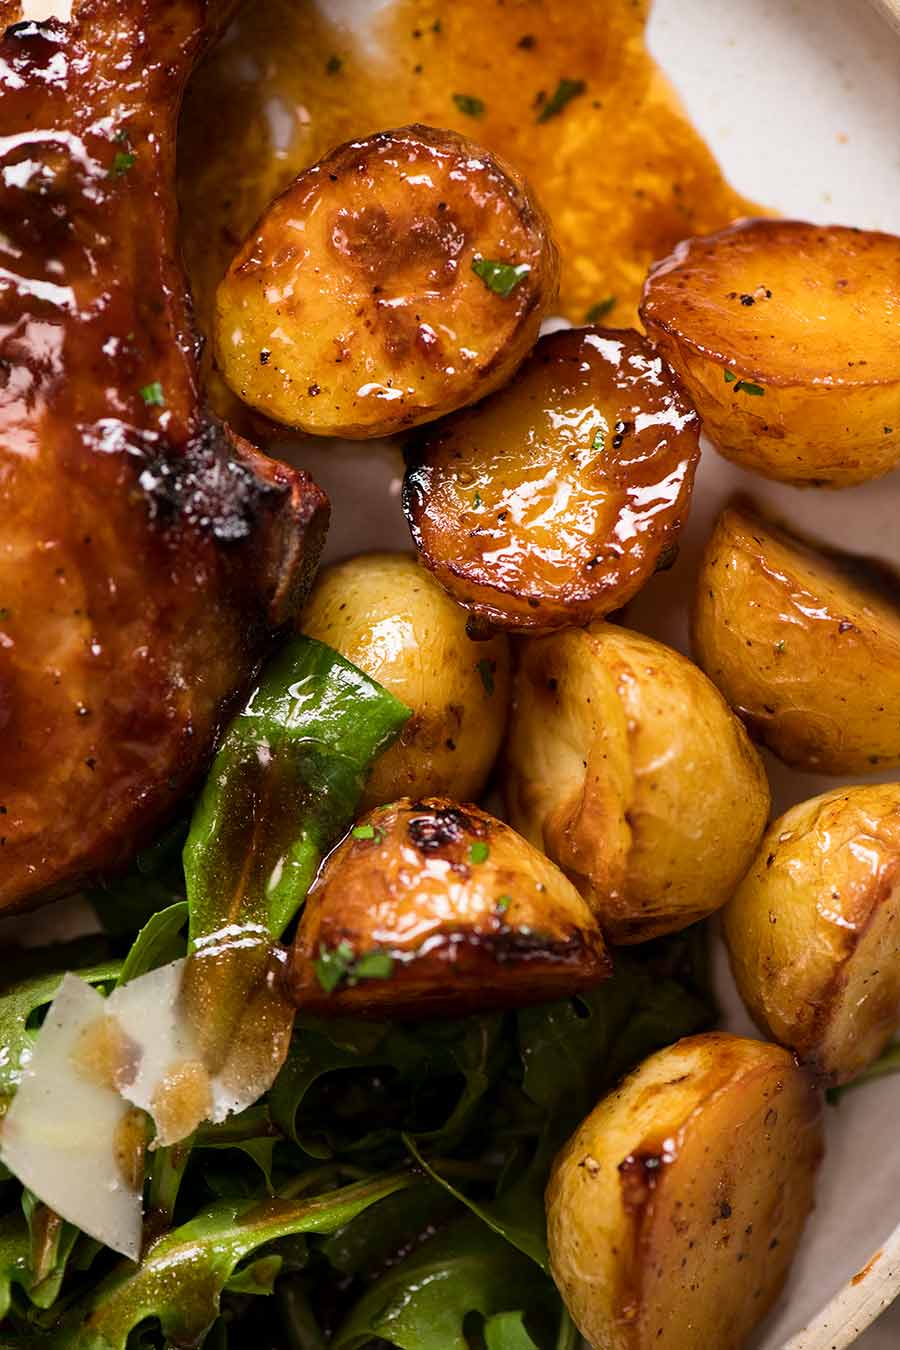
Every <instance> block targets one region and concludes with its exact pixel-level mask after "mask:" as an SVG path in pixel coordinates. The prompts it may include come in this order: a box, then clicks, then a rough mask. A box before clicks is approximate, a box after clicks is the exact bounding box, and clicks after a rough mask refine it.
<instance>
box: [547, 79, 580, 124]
mask: <svg viewBox="0 0 900 1350" xmlns="http://www.w3.org/2000/svg"><path fill="white" fill-rule="evenodd" d="M586 88H587V85H586V84H585V82H584V80H569V79H566V78H565V77H563V79H561V80H560V82H559V84H558V85H557V86H556V88H555V89H554V91H553V93H552V94H551V95H550V97H549V98H548V99H547V101H546V103H544V104H543V105H542V107H541V110H540V112H539V113H538V115H537V117H536V118H535V121H536V122H549V121H550V118H551V117H557V116H558V115H559V114H560V113H561V112H562V110H563V108H565V106H566V104H568V103H571V102H572V99H573V98H577V97H578V95H579V94H583V93H584V91H585V89H586Z"/></svg>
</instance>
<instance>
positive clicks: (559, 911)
mask: <svg viewBox="0 0 900 1350" xmlns="http://www.w3.org/2000/svg"><path fill="white" fill-rule="evenodd" d="M610 971H611V967H610V962H609V958H608V956H607V954H606V949H605V947H604V943H603V938H602V936H601V934H600V930H599V928H598V927H597V925H596V923H595V921H594V919H593V917H592V915H591V912H590V910H589V909H588V907H587V905H586V904H585V902H584V901H583V900H582V898H581V896H580V895H579V894H578V892H577V891H576V890H575V888H574V887H573V886H572V885H571V883H570V882H568V881H567V880H566V878H565V877H564V876H563V874H562V873H561V872H560V871H559V869H558V868H556V867H554V866H553V864H552V863H551V862H549V861H548V859H547V858H545V857H544V856H543V854H541V853H538V852H537V850H536V849H533V848H532V847H531V845H530V844H528V843H526V842H525V840H524V839H522V838H521V837H520V836H519V835H517V834H516V833H515V831H514V830H511V829H510V827H509V826H508V825H505V824H504V823H503V822H502V821H500V820H495V819H494V818H493V817H492V816H489V815H487V814H486V813H485V812H484V811H481V810H479V808H478V807H477V806H471V805H465V806H460V805H459V804H458V803H456V802H452V801H450V800H449V799H448V798H446V797H429V798H426V799H425V800H424V801H419V802H413V801H410V800H409V798H404V799H402V800H401V801H398V802H394V803H393V804H392V805H390V806H383V807H379V808H378V809H377V810H375V811H371V812H370V813H369V814H368V815H367V816H365V817H364V818H363V819H362V820H361V821H360V822H359V824H358V825H357V826H356V827H355V829H353V830H352V831H351V832H350V834H349V835H348V836H347V838H346V839H345V840H344V842H343V843H342V844H340V845H339V846H338V848H337V849H336V850H335V851H334V852H333V853H332V854H331V856H330V857H329V858H328V860H327V861H326V863H325V866H324V868H323V869H322V872H321V873H320V875H319V878H318V880H317V881H316V884H315V886H314V887H313V889H312V890H311V891H310V895H309V899H308V900H307V903H306V909H305V910H304V912H303V916H302V918H301V920H300V926H299V928H298V930H297V937H296V941H295V943H294V947H293V950H292V953H291V965H290V972H289V981H290V987H291V989H292V992H293V997H294V999H295V1001H296V1003H297V1005H298V1007H301V1008H306V1009H308V1010H311V1011H314V1012H319V1013H328V1014H331V1013H333V1014H335V1015H343V1014H345V1013H354V1014H361V1015H364V1016H366V1015H368V1016H377V1017H415V1018H421V1017H430V1016H433V1015H436V1014H437V1015H443V1014H454V1015H459V1014H462V1013H466V1012H473V1011H481V1010H483V1009H487V1008H494V1007H510V1006H515V1005H518V1004H522V1003H540V1002H542V1001H545V1000H548V999H554V998H561V997H563V996H564V995H566V994H571V993H574V992H575V991H576V990H578V989H584V988H587V987H589V986H591V985H595V984H598V983H599V982H600V981H601V980H604V979H606V977H607V976H608V975H609V974H610Z"/></svg>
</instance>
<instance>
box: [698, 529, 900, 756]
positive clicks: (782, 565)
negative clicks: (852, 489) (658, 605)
mask: <svg viewBox="0 0 900 1350" xmlns="http://www.w3.org/2000/svg"><path fill="white" fill-rule="evenodd" d="M692 632H693V642H694V650H695V651H696V654H697V659H698V661H699V663H700V665H701V666H702V667H703V669H704V670H705V671H706V673H707V675H709V677H710V679H711V680H712V681H713V682H714V683H715V684H716V685H717V686H718V688H719V689H720V690H721V691H722V693H723V694H724V695H725V697H726V699H727V700H728V702H729V703H730V704H731V706H732V707H733V708H734V709H735V710H736V711H737V712H738V713H739V714H740V716H741V717H742V718H743V720H744V722H745V723H746V725H747V727H748V728H749V729H750V732H751V734H752V735H753V736H754V737H755V738H756V739H757V740H760V741H762V742H763V743H764V744H765V745H767V746H768V747H769V749H770V750H773V751H774V752H775V754H776V755H778V756H779V757H780V758H781V759H783V760H784V761H785V763H787V764H790V765H792V766H793V767H795V768H798V769H804V770H807V771H809V772H811V773H835V774H838V773H846V774H858V773H865V772H866V771H868V770H872V769H874V768H879V767H884V766H885V765H888V764H898V763H900V576H898V575H897V573H896V572H893V571H892V569H890V568H888V567H886V566H883V565H881V564H877V563H872V562H870V561H869V560H868V559H865V558H854V557H852V556H850V555H848V554H841V553H836V552H833V551H830V550H829V551H825V550H820V549H817V548H814V547H812V546H810V545H809V544H808V543H806V542H805V541H803V540H801V539H797V538H795V537H793V536H792V535H790V534H789V533H788V532H787V531H785V530H783V529H781V528H779V527H778V526H776V525H774V524H772V523H771V522H768V521H766V520H764V519H762V518H761V517H759V516H758V515H757V514H756V513H755V512H753V511H752V510H751V509H749V508H748V507H746V506H741V507H740V508H737V509H734V508H731V509H728V510H726V511H723V513H722V515H721V516H720V517H719V519H718V521H717V523H716V526H715V529H714V530H713V533H712V535H711V537H710V540H709V543H708V545H707V547H706V552H705V555H704V559H703V564H702V567H701V571H700V574H699V577H698V580H697V590H696V599H695V603H694V613H693V625H692Z"/></svg>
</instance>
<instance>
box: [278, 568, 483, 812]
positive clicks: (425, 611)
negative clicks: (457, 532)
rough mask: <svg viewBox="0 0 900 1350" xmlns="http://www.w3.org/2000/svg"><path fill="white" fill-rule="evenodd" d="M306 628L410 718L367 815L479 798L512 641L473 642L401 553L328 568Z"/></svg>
mask: <svg viewBox="0 0 900 1350" xmlns="http://www.w3.org/2000/svg"><path fill="white" fill-rule="evenodd" d="M301 627H302V629H303V632H304V633H306V634H308V635H309V636H310V637H314V638H318V639H319V641H320V642H327V643H328V645H329V646H330V647H335V648H336V649H337V650H338V651H339V652H340V653H341V654H342V655H343V656H346V657H347V659H348V660H349V661H352V662H353V663H354V664H355V665H357V666H359V667H360V669H361V670H364V671H365V672H366V674H367V675H371V676H372V678H373V679H375V680H378V682H379V683H380V684H383V685H384V687H385V688H386V689H389V690H390V692H391V693H392V694H395V695H396V697H397V698H399V699H401V700H402V702H404V703H405V704H406V705H407V706H408V707H410V708H412V710H413V715H412V717H411V718H410V719H409V721H408V722H407V723H406V726H405V727H404V728H403V731H402V732H401V734H400V737H399V739H398V740H397V741H395V743H394V744H393V745H392V746H391V747H390V749H388V750H386V751H385V753H384V754H383V755H381V757H380V758H379V759H378V760H377V761H376V762H375V765H374V768H373V770H372V774H371V777H370V778H369V781H368V784H367V786H366V791H365V794H364V796H363V801H362V806H363V809H367V808H368V807H369V806H377V805H379V804H380V803H381V802H390V801H393V800H394V799H395V798H396V797H403V796H409V797H422V796H429V795H438V796H447V797H454V798H456V799H457V800H463V801H465V800H468V799H469V798H470V797H478V796H480V795H481V792H482V790H483V788H484V785H485V782H486V780H487V776H488V774H489V773H490V771H491V766H492V765H493V763H494V759H495V757H496V754H497V750H498V748H499V746H500V741H501V738H502V736H503V729H504V727H505V725H506V711H507V705H508V702H509V644H508V641H507V639H506V637H504V636H503V635H502V634H498V635H497V636H495V637H493V638H491V639H490V640H489V641H484V642H475V641H473V640H472V639H471V638H470V637H469V636H468V635H467V633H466V613H465V610H462V609H460V607H459V606H458V605H455V604H454V603H453V601H452V600H451V599H450V597H449V596H448V595H447V593H446V591H444V590H443V589H442V588H441V587H440V586H439V585H438V583H437V582H436V581H435V579H434V577H432V576H431V574H430V573H429V572H426V570H425V569H424V567H421V566H420V565H419V564H418V563H417V562H416V559H415V558H414V557H412V556H410V555H409V554H404V553H362V554H360V555H359V556H358V557H356V558H349V559H348V560H347V561H346V562H342V563H337V564H336V565H335V566H333V567H327V568H325V569H324V571H322V572H320V573H319V576H318V578H317V580H316V584H315V586H314V587H313V591H312V594H311V596H310V598H309V603H308V604H307V606H306V609H305V610H304V612H303V616H302V619H301Z"/></svg>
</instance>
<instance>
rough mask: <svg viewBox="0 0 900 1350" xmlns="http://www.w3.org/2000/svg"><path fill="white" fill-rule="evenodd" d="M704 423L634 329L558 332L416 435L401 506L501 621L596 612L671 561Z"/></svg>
mask: <svg viewBox="0 0 900 1350" xmlns="http://www.w3.org/2000/svg"><path fill="white" fill-rule="evenodd" d="M699 435H700V423H699V421H698V419H697V416H696V414H695V412H694V410H693V408H692V407H691V405H690V404H689V403H688V401H687V399H686V398H685V397H684V395H683V394H682V392H681V389H680V387H679V385H678V383H677V381H676V380H675V378H674V377H673V376H672V374H671V372H670V371H669V370H668V368H667V367H666V365H665V364H664V362H662V361H661V360H660V359H659V357H658V356H656V355H654V353H653V351H652V349H651V348H650V346H649V344H648V343H647V342H646V340H645V339H644V338H642V337H641V336H640V335H639V334H637V333H633V332H631V331H630V330H624V329H623V330H621V331H613V330H608V331H604V330H602V329H597V328H573V329H568V330H566V331H563V332H557V333H552V334H548V335H547V336H545V337H542V338H541V340H540V342H538V344H537V346H536V347H535V349H534V351H533V353H532V355H531V357H530V358H529V360H528V361H527V363H526V364H525V365H524V366H523V368H522V370H521V371H520V372H519V374H518V376H517V377H516V379H515V380H514V381H513V383H512V384H510V385H509V386H508V387H507V388H506V389H503V390H501V392H500V393H499V394H495V395H494V397H493V398H492V399H489V400H488V401H487V402H486V403H483V404H482V405H481V406H480V407H478V408H473V409H470V410H468V411H466V412H463V413H460V414H458V415H457V416H456V417H453V418H449V419H448V420H447V421H445V422H442V423H441V424H440V426H437V427H434V428H430V429H429V430H428V431H425V432H423V433H422V434H421V435H420V436H418V437H417V438H416V439H415V441H414V442H413V445H412V446H411V448H410V451H409V468H408V470H407V474H406V479H405V482H404V487H403V505H404V510H405V511H406V517H407V520H408V521H409V524H410V529H411V530H412V535H413V539H414V540H415V543H416V547H417V548H418V549H419V550H420V552H421V553H422V556H423V559H424V561H425V563H426V564H427V566H428V567H430V568H431V569H432V571H433V572H434V573H435V575H436V576H437V578H438V580H439V581H440V582H441V583H442V585H444V586H446V588H447V590H448V591H449V592H450V594H451V595H452V596H453V597H454V598H455V599H456V600H458V601H459V602H460V604H463V605H465V606H466V607H467V608H468V609H470V610H472V611H473V613H475V614H477V615H479V616H481V617H482V618H483V619H486V620H488V621H489V622H490V623H493V624H496V625H498V626H500V627H503V628H518V629H531V630H547V629H552V628H560V627H562V626H564V625H567V624H584V623H589V622H590V620H591V619H596V618H600V617H601V616H602V615H604V614H608V613H610V611H611V610H614V609H618V608H619V607H620V606H621V605H624V604H625V602H626V601H627V600H629V599H630V598H631V596H633V595H634V594H635V592H636V591H638V590H640V588H641V586H642V585H643V584H644V582H645V581H646V580H647V578H648V577H650V576H651V575H652V574H653V572H654V571H655V570H657V568H659V567H660V566H667V565H670V564H671V562H672V561H673V559H674V554H675V548H676V540H677V538H678V532H679V530H680V529H681V526H682V524H683V522H684V520H685V518H686V516H687V511H688V506H689V504H690V497H691V488H692V486H693V481H694V470H695V467H696V464H697V458H698V455H699Z"/></svg>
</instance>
